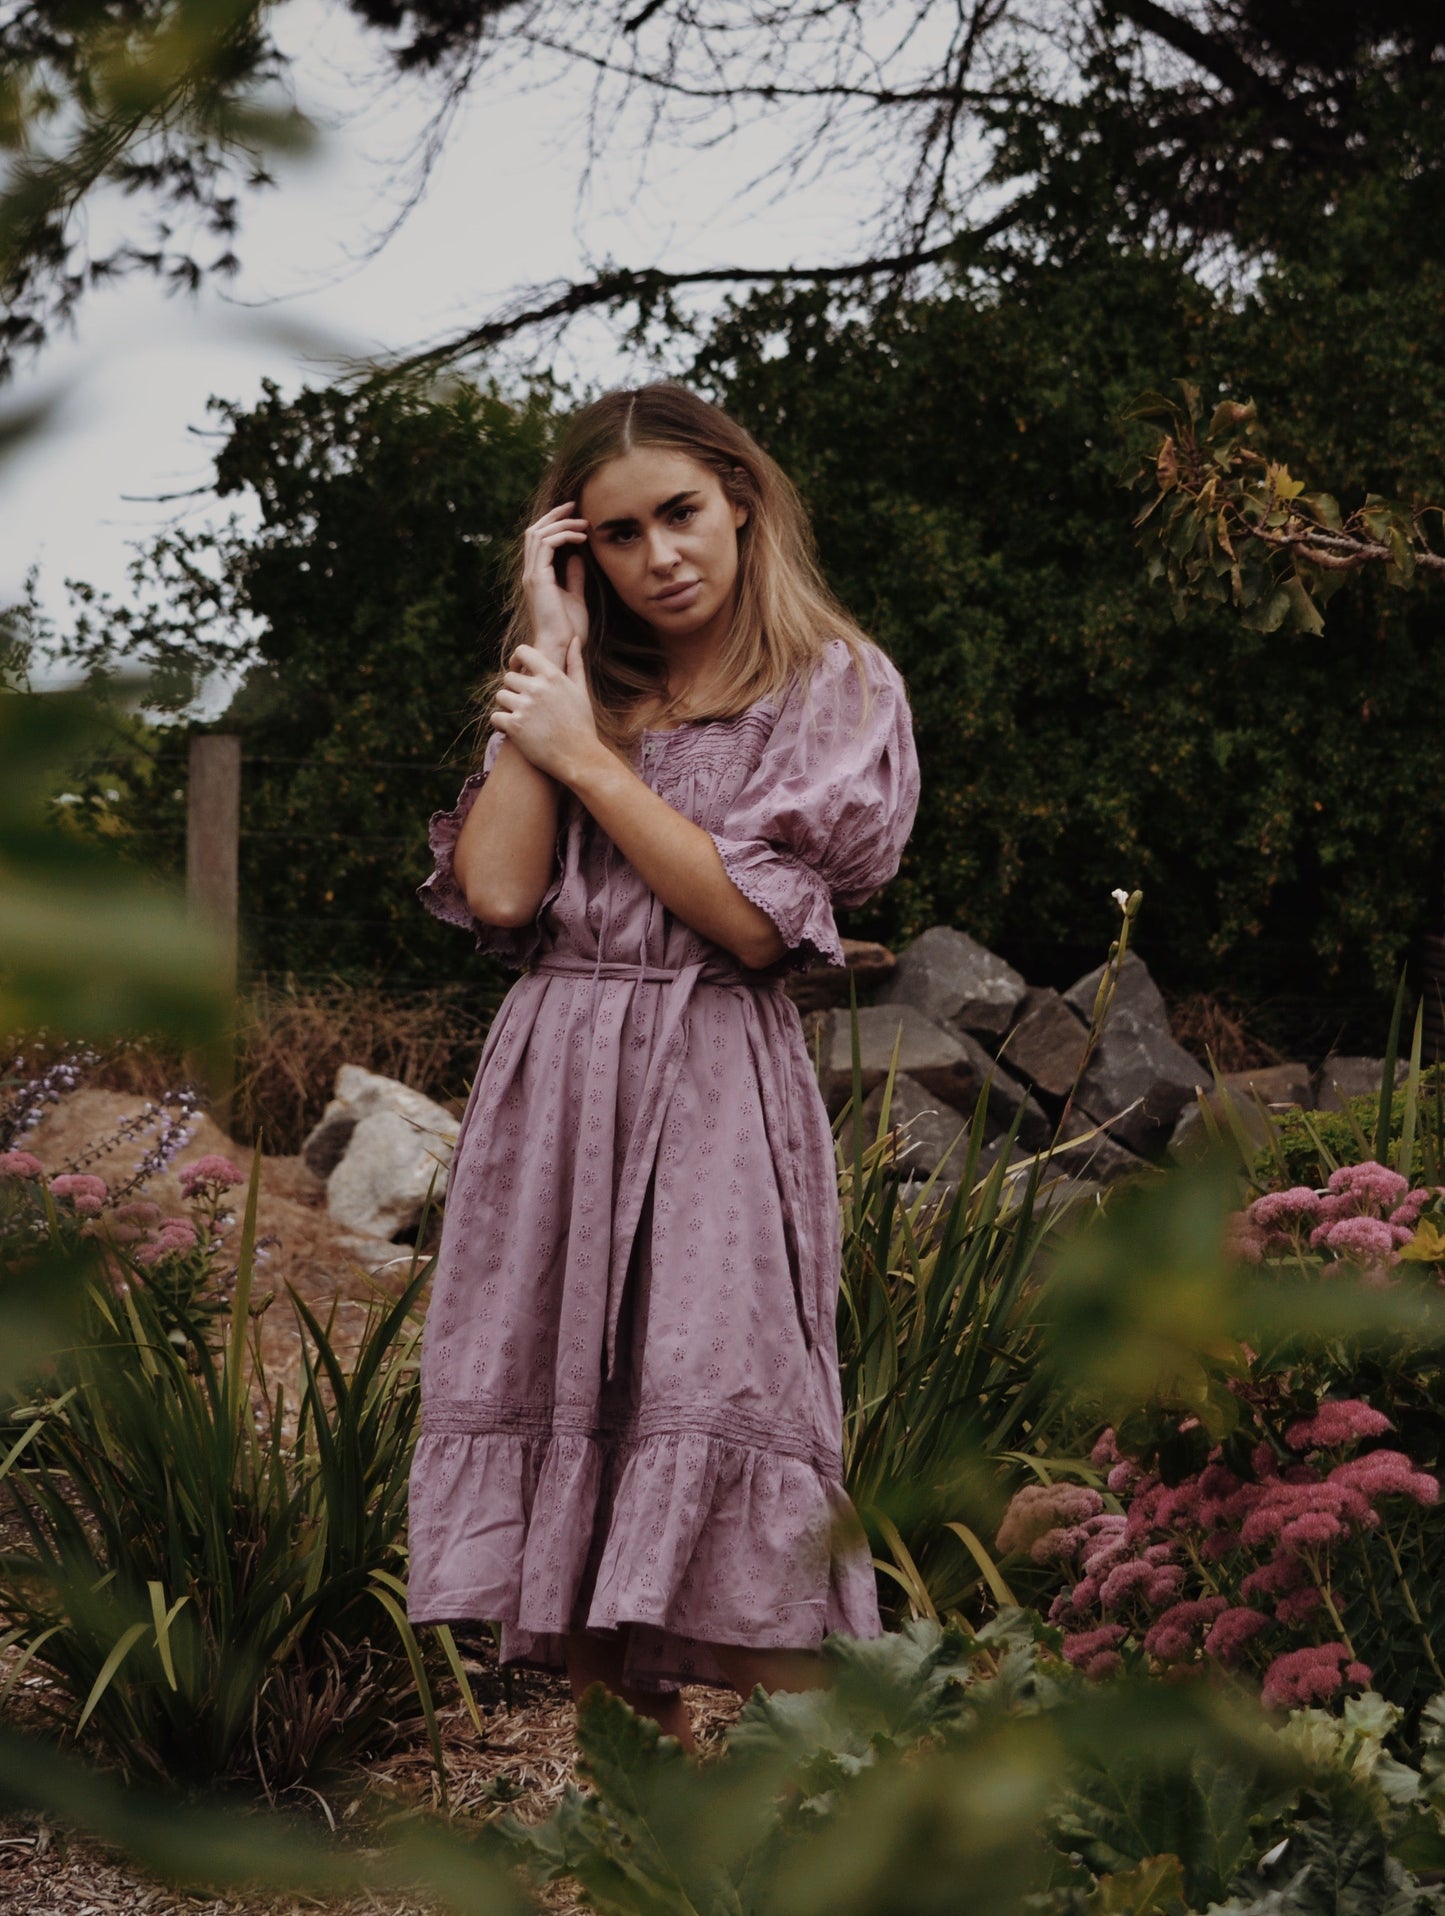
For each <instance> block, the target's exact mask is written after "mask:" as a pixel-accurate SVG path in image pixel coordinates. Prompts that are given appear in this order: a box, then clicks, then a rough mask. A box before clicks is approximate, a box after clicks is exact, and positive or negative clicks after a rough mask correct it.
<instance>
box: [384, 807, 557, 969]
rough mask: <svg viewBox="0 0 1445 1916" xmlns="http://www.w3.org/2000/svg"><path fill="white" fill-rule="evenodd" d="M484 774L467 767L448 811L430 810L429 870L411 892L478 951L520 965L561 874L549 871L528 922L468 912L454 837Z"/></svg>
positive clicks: (528, 956)
mask: <svg viewBox="0 0 1445 1916" xmlns="http://www.w3.org/2000/svg"><path fill="white" fill-rule="evenodd" d="M486 777H487V773H486V770H483V771H480V772H473V773H472V774H471V776H470V777H469V778H468V780H467V782H466V784H465V785H463V787H462V789H461V793H460V795H459V796H458V798H457V802H456V804H455V805H454V806H453V807H452V809H451V810H450V811H449V812H433V813H432V816H431V823H430V824H429V826H428V827H427V841H428V843H429V844H430V846H431V855H432V863H433V867H434V869H433V871H432V874H431V877H430V878H428V879H426V880H425V881H424V882H423V883H422V884H420V885H418V886H417V891H416V895H417V897H418V898H419V899H420V900H421V902H422V904H423V905H424V906H425V907H426V909H427V910H428V911H429V912H430V913H431V914H432V916H433V917H434V918H440V920H441V921H442V923H443V924H444V925H455V926H456V927H457V928H458V930H460V931H469V932H471V934H472V937H473V940H474V941H475V944H476V948H477V950H478V951H482V952H486V953H488V954H489V955H490V956H491V957H493V958H500V959H501V960H502V962H503V963H504V964H507V965H512V966H514V967H516V968H517V969H518V970H520V969H521V968H522V967H523V966H524V965H528V964H530V963H531V961H532V959H533V958H534V957H535V956H536V954H537V948H538V946H539V945H540V943H541V940H542V916H543V913H544V912H545V911H546V910H547V907H548V906H549V905H550V904H551V903H552V900H553V899H554V898H555V897H556V895H557V890H558V886H559V884H560V877H561V874H560V872H559V873H557V874H555V875H554V877H553V881H552V883H551V885H549V886H548V888H547V891H546V893H545V894H544V896H543V898H542V902H541V904H540V905H539V906H538V907H537V916H536V918H535V920H534V921H533V922H532V923H531V924H530V925H515V926H513V925H484V924H483V923H482V922H481V920H480V919H479V918H477V917H476V916H475V915H474V914H473V912H472V910H471V907H470V906H469V905H468V904H467V900H466V894H465V893H464V892H463V890H462V888H461V885H460V883H459V882H458V879H457V873H456V863H455V860H456V850H457V840H458V839H459V838H460V837H461V832H462V827H463V825H465V824H466V822H467V818H468V815H469V814H470V812H471V809H472V807H473V805H475V804H476V802H477V793H478V792H480V791H481V789H482V786H483V785H484V784H485V782H486Z"/></svg>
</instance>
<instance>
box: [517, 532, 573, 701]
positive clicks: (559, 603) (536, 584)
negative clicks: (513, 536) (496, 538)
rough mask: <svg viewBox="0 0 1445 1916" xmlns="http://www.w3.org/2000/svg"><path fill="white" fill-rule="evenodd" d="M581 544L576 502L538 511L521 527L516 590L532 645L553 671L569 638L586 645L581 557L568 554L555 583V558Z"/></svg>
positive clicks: (563, 659) (563, 666)
mask: <svg viewBox="0 0 1445 1916" xmlns="http://www.w3.org/2000/svg"><path fill="white" fill-rule="evenodd" d="M586 543H587V521H586V520H585V519H579V518H577V517H576V501H575V500H573V499H568V500H566V501H564V503H563V504H562V505H560V506H554V507H553V508H552V510H551V511H550V512H544V513H543V514H542V517H541V518H540V519H538V520H537V522H536V524H535V525H530V526H528V527H527V531H526V534H525V536H524V540H523V552H522V587H523V591H524V592H525V594H526V599H527V610H528V612H529V613H530V614H531V620H532V643H533V645H535V646H536V648H537V650H538V651H539V652H542V653H545V654H546V656H547V657H548V658H549V659H550V660H551V661H552V663H553V664H554V665H555V666H557V667H558V669H559V670H565V669H566V665H567V648H568V647H569V646H570V645H571V643H572V641H573V639H576V640H578V641H579V643H581V644H584V645H585V644H586V642H587V603H586V600H585V599H584V597H583V594H582V581H583V564H584V562H583V558H582V554H581V552H580V551H577V552H572V553H570V554H569V555H568V558H567V563H566V568H565V584H562V585H559V584H558V582H557V567H556V560H557V555H558V554H559V553H560V552H562V551H564V550H565V549H566V548H567V547H568V546H579V547H580V546H583V545H585V544H586Z"/></svg>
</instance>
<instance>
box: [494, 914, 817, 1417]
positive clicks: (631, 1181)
mask: <svg viewBox="0 0 1445 1916" xmlns="http://www.w3.org/2000/svg"><path fill="white" fill-rule="evenodd" d="M530 969H531V970H532V971H533V972H541V973H543V974H544V975H553V976H561V977H567V978H592V979H606V980H609V981H611V980H615V981H618V982H620V983H624V984H632V985H647V986H655V987H657V988H658V989H660V990H661V991H662V993H663V997H662V1003H661V1006H660V1007H659V1011H658V1020H657V1029H656V1032H655V1035H654V1038H653V1045H652V1055H651V1057H650V1058H649V1059H648V1062H647V1070H646V1072H645V1074H644V1076H643V1081H642V1087H641V1092H640V1095H639V1100H638V1105H639V1109H640V1111H641V1112H642V1113H643V1114H644V1115H643V1118H642V1121H641V1122H640V1123H639V1124H638V1126H637V1128H636V1129H635V1130H634V1131H633V1134H632V1137H631V1139H630V1140H629V1142H628V1145H627V1149H626V1151H625V1152H624V1154H623V1159H622V1169H621V1173H620V1175H619V1177H618V1180H617V1199H616V1204H615V1208H614V1211H613V1219H612V1248H611V1253H610V1257H609V1261H608V1266H607V1333H606V1346H605V1352H604V1362H603V1373H602V1374H603V1378H604V1380H607V1381H610V1380H611V1379H612V1378H613V1377H615V1376H616V1374H617V1334H618V1326H619V1324H620V1323H621V1319H622V1304H623V1297H624V1293H625V1291H626V1288H627V1270H628V1266H629V1264H630V1263H631V1261H632V1246H633V1243H634V1242H635V1240H636V1237H637V1227H638V1224H639V1223H640V1222H641V1219H642V1207H643V1203H644V1201H645V1199H646V1197H647V1185H648V1180H649V1178H650V1177H651V1175H652V1168H653V1165H654V1163H655V1162H656V1158H657V1148H658V1144H659V1142H660V1141H661V1138H662V1126H663V1122H664V1120H665V1119H666V1117H667V1110H668V1106H669V1104H670V1103H671V1101H672V1094H673V1091H674V1090H675V1089H676V1086H677V1080H678V1074H679V1073H680V1072H681V1070H682V1067H683V1063H684V1061H685V1059H686V1057H687V1026H686V1022H685V1020H686V1013H687V1006H688V1001H689V999H690V998H691V997H692V994H693V992H694V990H695V989H696V987H697V986H698V985H714V986H718V987H720V988H722V989H724V990H737V991H747V992H755V991H781V990H782V988H783V981H782V978H781V977H780V976H778V975H776V974H773V975H768V974H765V973H759V972H755V971H753V972H750V971H745V970H744V969H743V967H742V966H741V965H734V964H729V963H728V961H727V960H726V959H724V958H722V957H720V956H716V957H714V956H710V957H707V958H698V959H695V960H694V961H693V962H692V963H691V964H686V965H647V964H638V963H635V962H628V961H626V960H612V959H591V958H584V957H582V956H580V955H579V956H577V957H576V958H573V957H570V956H567V955H565V954H563V953H560V952H549V953H547V955H546V956H545V957H542V958H539V959H537V960H536V962H535V963H534V964H533V965H532V966H531V968H530Z"/></svg>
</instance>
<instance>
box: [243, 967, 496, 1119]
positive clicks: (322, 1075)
mask: <svg viewBox="0 0 1445 1916" xmlns="http://www.w3.org/2000/svg"><path fill="white" fill-rule="evenodd" d="M499 997H500V993H499V992H497V991H495V990H493V991H487V990H485V989H482V990H479V989H478V987H477V986H476V985H471V984H469V985H455V986H453V985H446V986H441V987H437V988H434V989H433V990H431V991H424V992H423V991H417V992H398V991H393V990H388V989H387V988H386V987H385V986H382V985H366V984H352V983H348V982H347V981H345V980H343V979H337V980H336V981H335V982H333V983H331V984H326V985H300V984H297V983H296V982H295V981H294V980H293V979H285V980H282V981H280V982H271V981H265V982H262V983H261V984H259V985H257V986H255V987H253V989H252V991H251V993H250V995H249V996H248V998H247V999H246V1001H245V1003H244V1005H243V1006H242V1009H241V1016H240V1023H239V1029H238V1032H237V1042H236V1088H235V1097H234V1103H233V1112H234V1119H233V1125H234V1129H235V1131H236V1135H237V1136H238V1137H242V1138H245V1139H246V1140H247V1141H248V1142H251V1141H254V1140H255V1139H256V1138H257V1137H258V1136H260V1137H263V1138H264V1139H265V1147H266V1150H267V1151H268V1152H278V1151H279V1152H294V1151H298V1150H300V1148H301V1141H302V1139H303V1138H304V1137H305V1136H306V1133H307V1132H308V1131H309V1130H310V1129H311V1127H312V1126H313V1125H314V1124H315V1123H316V1122H317V1120H318V1119H319V1118H320V1116H321V1113H322V1111H323V1110H324V1109H325V1107H326V1102H327V1100H328V1099H329V1098H330V1097H331V1096H332V1092H333V1087H334V1085H335V1082H336V1073H337V1070H338V1069H339V1067H340V1066H342V1065H343V1064H359V1065H361V1066H362V1067H363V1068H364V1069H365V1070H367V1071H379V1072H380V1073H382V1075H383V1076H384V1077H388V1078H400V1079H401V1080H402V1082H403V1083H405V1084H409V1085H411V1086H412V1087H413V1088H414V1089H415V1090H417V1091H422V1092H425V1094H426V1095H427V1097H429V1098H435V1099H436V1100H437V1102H438V1103H439V1104H446V1105H450V1106H453V1107H458V1108H459V1107H460V1105H461V1103H462V1101H463V1100H464V1099H465V1097H466V1095H467V1091H468V1089H469V1088H470V1085H471V1080H472V1074H473V1072H474V1071H475V1070H476V1065H477V1058H478V1056H479V1054H480V1052H481V1048H482V1041H483V1039H484V1038H485V1037H486V1034H487V1026H488V1025H489V1024H490V1022H491V1018H492V1013H493V1012H494V1011H495V1009H496V1005H497V1000H498V998H499Z"/></svg>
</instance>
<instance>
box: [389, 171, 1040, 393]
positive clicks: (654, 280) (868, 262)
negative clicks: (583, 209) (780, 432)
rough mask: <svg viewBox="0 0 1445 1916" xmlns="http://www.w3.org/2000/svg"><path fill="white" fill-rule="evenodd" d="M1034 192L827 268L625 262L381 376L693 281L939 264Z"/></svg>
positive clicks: (719, 282)
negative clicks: (966, 222)
mask: <svg viewBox="0 0 1445 1916" xmlns="http://www.w3.org/2000/svg"><path fill="white" fill-rule="evenodd" d="M1031 197H1032V196H1031V195H1022V196H1020V198H1018V199H1016V200H1014V201H1013V202H1012V203H1011V204H1010V205H1008V206H1006V207H1004V208H1002V209H1001V210H1000V211H999V212H998V213H996V214H995V215H994V216H993V217H992V219H988V220H985V221H984V222H983V223H982V224H981V225H980V226H976V227H974V228H972V229H970V230H969V231H968V232H966V233H960V234H957V235H955V236H954V237H953V238H951V239H948V240H946V241H944V242H943V243H942V244H940V245H935V246H928V247H917V248H913V249H910V250H907V251H903V252H899V253H894V254H888V255H881V256H878V257H875V258H871V259H861V260H848V261H845V262H843V263H840V264H836V265H825V266H708V267H701V268H698V269H696V270H694V271H691V272H685V273H669V272H665V271H663V270H661V269H660V268H640V269H634V268H626V267H624V268H621V269H619V270H618V271H616V272H612V273H603V274H599V275H598V276H597V278H596V279H591V280H582V281H578V282H576V283H573V284H570V285H567V286H564V287H563V288H562V289H561V291H560V292H557V293H554V294H553V295H552V297H551V298H549V299H544V300H541V303H540V304H531V303H521V304H519V305H518V306H516V307H515V308H514V309H513V310H512V311H511V312H508V313H502V314H499V315H498V316H497V317H496V318H495V319H489V320H487V321H485V322H484V323H483V324H482V325H480V326H473V327H471V328H469V330H468V331H466V332H464V333H459V334H456V335H454V336H453V337H451V338H450V339H445V340H442V341H441V342H440V343H439V344H437V345H435V346H428V347H426V348H425V349H424V350H422V351H420V352H416V353H408V354H406V355H405V356H404V357H402V358H398V359H395V360H390V361H387V362H385V363H384V364H383V365H382V366H381V367H380V368H379V369H377V370H379V372H380V374H381V376H383V377H388V378H389V377H396V376H403V375H410V374H416V373H421V372H438V371H440V370H441V369H442V368H443V367H445V366H451V365H455V364H456V363H457V361H459V360H462V359H466V358H468V357H470V356H471V355H473V354H476V353H482V352H486V351H487V350H488V349H489V348H490V347H493V346H498V345H500V344H501V343H502V342H503V341H504V340H507V339H511V338H513V337H515V335H516V334H518V333H520V332H524V331H526V330H527V329H528V328H530V327H534V326H544V325H546V324H548V323H549V322H551V321H555V320H566V319H572V318H575V317H576V315H577V314H579V313H584V312H588V311H590V310H592V309H594V308H596V307H599V306H622V305H628V304H632V303H637V304H641V305H647V304H650V303H652V302H653V301H655V300H657V299H659V298H660V297H662V296H663V295H665V294H667V293H671V292H675V291H678V290H680V289H682V288H684V287H689V286H740V285H751V286H759V285H770V284H778V283H787V284H789V285H794V284H797V285H818V286H822V285H837V284H840V283H842V282H845V281H848V280H865V279H883V278H893V279H903V278H906V277H907V276H908V275H909V274H912V273H916V272H918V271H920V270H921V269H922V268H924V267H927V266H937V265H940V264H942V262H943V261H944V260H947V259H958V258H960V257H961V256H962V255H964V254H966V253H971V252H976V251H978V250H979V249H980V248H981V247H983V246H985V245H986V244H987V243H988V241H989V240H991V239H995V238H997V237H998V235H999V234H1000V233H1003V232H1006V231H1007V230H1008V228H1009V227H1010V226H1012V225H1014V224H1015V223H1016V222H1017V221H1018V220H1019V219H1021V218H1022V217H1023V214H1024V211H1025V209H1026V205H1027V202H1028V200H1029V199H1030V198H1031ZM525 298H526V300H527V301H532V300H538V299H540V294H539V293H538V292H533V293H532V294H530V295H527V296H525Z"/></svg>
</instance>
